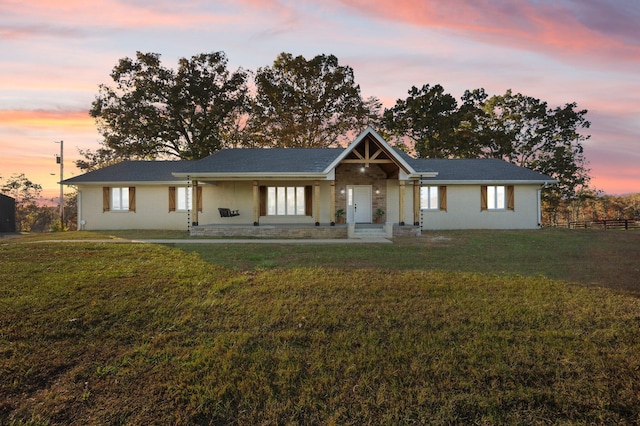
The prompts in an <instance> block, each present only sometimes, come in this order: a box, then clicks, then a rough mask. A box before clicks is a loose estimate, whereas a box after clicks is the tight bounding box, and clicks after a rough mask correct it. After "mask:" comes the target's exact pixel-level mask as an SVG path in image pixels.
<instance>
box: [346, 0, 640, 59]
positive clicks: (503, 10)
mask: <svg viewBox="0 0 640 426" xmlns="http://www.w3.org/2000/svg"><path fill="white" fill-rule="evenodd" d="M336 1H338V2H340V3H342V4H345V5H347V6H349V7H351V8H353V9H357V10H358V11H360V12H361V13H364V14H368V15H373V16H374V17H376V18H379V19H385V20H394V21H399V22H405V23H408V24H412V25H416V26H421V27H431V28H439V29H445V30H450V31H452V32H454V33H455V32H457V33H461V34H464V35H465V36H470V37H472V38H475V39H480V40H483V41H486V42H488V43H492V44H499V45H503V46H507V47H516V48H525V49H527V50H531V51H538V52H540V51H542V52H545V53H552V54H553V55H555V56H561V57H563V58H567V57H570V58H577V57H578V56H581V55H585V54H587V55H595V56H597V57H599V58H601V59H602V58H609V59H616V60H621V61H625V62H636V63H637V62H638V61H640V43H638V36H637V35H636V36H635V42H631V43H630V42H629V38H630V37H633V35H631V32H630V31H625V32H623V34H620V33H619V32H616V31H614V30H610V29H611V28H612V23H611V22H610V20H605V19H603V18H600V22H602V23H601V24H600V25H599V26H598V27H595V26H591V25H590V23H591V22H594V21H595V19H596V18H595V17H596V16H597V13H598V12H603V13H606V11H602V10H600V9H596V8H595V6H594V7H592V8H591V9H590V12H583V13H582V15H577V13H576V12H574V10H573V9H572V8H571V4H570V3H566V2H562V1H554V2H545V1H535V2H534V1H533V0H513V1H510V2H498V1H493V0H428V1H425V0H397V1H393V2H389V1H387V0H336ZM589 4H590V5H592V6H593V5H595V4H596V3H594V2H593V1H591V2H589ZM614 11H615V10H614ZM612 13H613V12H612ZM635 14H636V19H639V18H640V11H638V10H637V9H636V12H635ZM621 15H622V14H621V13H619V12H615V16H621ZM627 21H629V19H627V20H626V21H625V22H627ZM636 24H637V22H636ZM636 30H637V25H636ZM582 60H584V58H583V59H582ZM589 60H591V61H592V60H593V57H592V56H590V57H589Z"/></svg>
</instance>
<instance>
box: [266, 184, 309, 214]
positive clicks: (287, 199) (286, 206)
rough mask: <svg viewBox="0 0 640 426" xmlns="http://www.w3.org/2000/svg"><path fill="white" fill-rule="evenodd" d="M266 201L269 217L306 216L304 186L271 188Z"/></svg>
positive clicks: (268, 188) (268, 189)
mask: <svg viewBox="0 0 640 426" xmlns="http://www.w3.org/2000/svg"><path fill="white" fill-rule="evenodd" d="M266 201H267V215H269V216H304V215H306V201H305V187H304V186H269V187H267V200H266Z"/></svg>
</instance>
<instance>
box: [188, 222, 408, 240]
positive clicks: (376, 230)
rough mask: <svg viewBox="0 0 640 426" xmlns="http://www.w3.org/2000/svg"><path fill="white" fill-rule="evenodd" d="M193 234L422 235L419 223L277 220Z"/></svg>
mask: <svg viewBox="0 0 640 426" xmlns="http://www.w3.org/2000/svg"><path fill="white" fill-rule="evenodd" d="M189 234H190V235H191V236H204V237H219V238H265V239H266V238H271V239H274V238H277V239H347V238H393V237H399V236H419V235H421V229H420V227H419V226H411V225H394V224H391V223H389V224H355V223H353V224H346V225H345V224H342V225H334V226H330V225H319V226H315V225H313V224H274V225H260V226H251V225H220V224H210V225H199V226H196V225H194V226H192V227H191V228H190V230H189Z"/></svg>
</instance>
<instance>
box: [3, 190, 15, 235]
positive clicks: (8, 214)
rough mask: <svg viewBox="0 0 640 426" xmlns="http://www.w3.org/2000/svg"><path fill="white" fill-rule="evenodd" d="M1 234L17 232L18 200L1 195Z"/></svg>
mask: <svg viewBox="0 0 640 426" xmlns="http://www.w3.org/2000/svg"><path fill="white" fill-rule="evenodd" d="M0 232H16V200H15V198H12V197H9V196H8V195H4V194H0Z"/></svg>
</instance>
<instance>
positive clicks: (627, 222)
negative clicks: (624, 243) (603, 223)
mask: <svg viewBox="0 0 640 426" xmlns="http://www.w3.org/2000/svg"><path fill="white" fill-rule="evenodd" d="M624 229H625V230H626V231H628V230H629V219H625V220H624Z"/></svg>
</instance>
